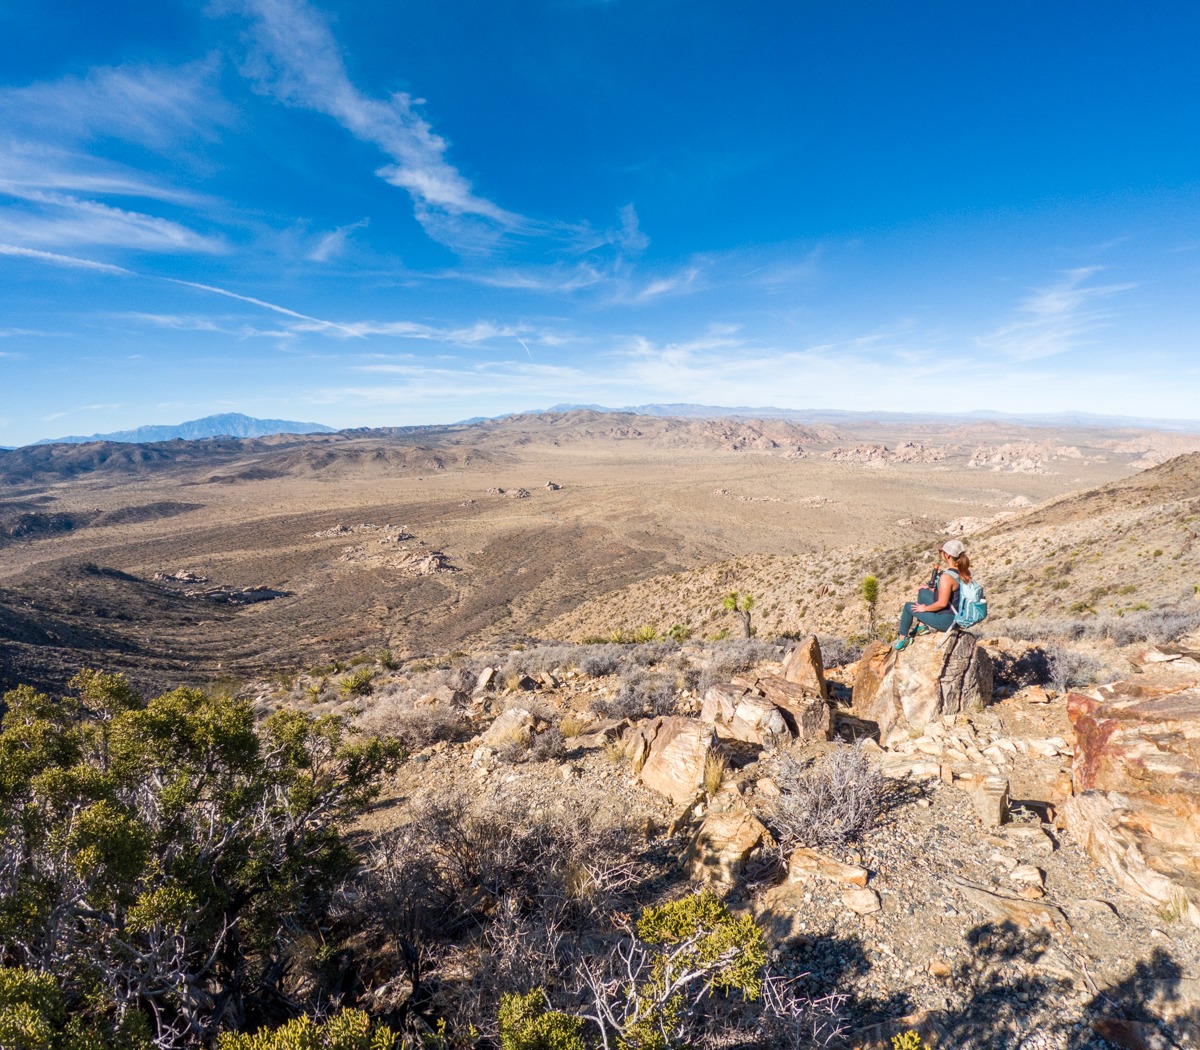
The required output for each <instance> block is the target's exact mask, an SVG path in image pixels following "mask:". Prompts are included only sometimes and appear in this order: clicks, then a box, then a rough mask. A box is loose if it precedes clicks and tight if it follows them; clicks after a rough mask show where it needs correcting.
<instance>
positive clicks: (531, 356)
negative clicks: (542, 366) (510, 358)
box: [513, 335, 533, 361]
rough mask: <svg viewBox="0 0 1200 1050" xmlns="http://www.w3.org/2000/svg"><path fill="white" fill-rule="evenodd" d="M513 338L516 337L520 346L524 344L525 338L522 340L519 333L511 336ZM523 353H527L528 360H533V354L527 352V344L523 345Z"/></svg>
mask: <svg viewBox="0 0 1200 1050" xmlns="http://www.w3.org/2000/svg"><path fill="white" fill-rule="evenodd" d="M513 338H514V339H516V341H517V342H518V343H520V344H521V345H522V346H525V340H524V339H522V338H521V337H520V336H519V335H516V336H513ZM525 353H527V354H529V360H530V361H532V360H533V354H530V353H529V347H527V346H525Z"/></svg>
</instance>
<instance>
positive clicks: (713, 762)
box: [704, 751, 729, 798]
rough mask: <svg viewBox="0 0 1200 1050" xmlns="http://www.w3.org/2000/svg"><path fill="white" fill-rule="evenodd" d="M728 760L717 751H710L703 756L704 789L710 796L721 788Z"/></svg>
mask: <svg viewBox="0 0 1200 1050" xmlns="http://www.w3.org/2000/svg"><path fill="white" fill-rule="evenodd" d="M728 768H729V762H728V760H727V759H726V758H725V756H724V755H723V754H721V753H720V752H719V751H710V752H709V753H708V754H707V755H705V756H704V790H705V791H706V792H707V794H708V797H709V798H712V797H713V796H715V795H716V794H717V792H718V791H720V790H721V784H722V783H724V781H725V773H726V771H727V770H728Z"/></svg>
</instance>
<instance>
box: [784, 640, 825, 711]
mask: <svg viewBox="0 0 1200 1050" xmlns="http://www.w3.org/2000/svg"><path fill="white" fill-rule="evenodd" d="M783 677H784V678H785V679H786V680H787V681H789V682H791V683H792V685H798V686H801V687H802V688H804V689H807V690H808V691H809V692H810V693H815V694H816V695H817V696H819V697H820V698H821V699H822V700H828V699H829V686H828V685H826V683H825V663H824V661H823V660H822V659H821V646H820V645H819V644H818V643H817V636H816V635H815V634H810V635H809V636H808V637H807V638H805V639H804V640H803V641H801V642H797V643H796V644H795V645H793V646H792V647H791V649H789V650H788V653H787V655H786V656H785V657H784V658H783Z"/></svg>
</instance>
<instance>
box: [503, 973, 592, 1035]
mask: <svg viewBox="0 0 1200 1050" xmlns="http://www.w3.org/2000/svg"><path fill="white" fill-rule="evenodd" d="M582 1030H583V1020H582V1018H579V1017H571V1016H570V1015H569V1014H564V1013H559V1012H558V1011H555V1010H550V1009H548V1008H547V1005H546V995H545V993H544V992H543V991H542V990H541V989H540V988H535V989H534V990H533V991H532V992H529V993H528V994H527V995H506V996H504V997H503V998H502V999H501V1000H500V1050H585V1043H584V1041H583V1036H582V1034H581V1032H582Z"/></svg>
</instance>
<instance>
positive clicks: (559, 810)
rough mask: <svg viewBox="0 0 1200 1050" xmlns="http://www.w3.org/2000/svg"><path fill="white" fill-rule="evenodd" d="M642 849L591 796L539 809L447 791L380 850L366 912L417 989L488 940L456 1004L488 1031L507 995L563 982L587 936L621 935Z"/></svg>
mask: <svg viewBox="0 0 1200 1050" xmlns="http://www.w3.org/2000/svg"><path fill="white" fill-rule="evenodd" d="M634 842H635V839H634V836H633V834H632V831H631V830H630V829H627V828H625V827H622V826H620V825H613V824H609V823H606V822H604V821H602V820H600V819H599V817H598V814H597V809H596V804H595V801H594V800H592V799H589V798H588V797H587V796H585V795H580V796H578V797H570V796H568V797H564V798H562V799H561V800H560V803H559V805H558V806H556V807H555V808H553V809H546V810H533V809H531V807H530V805H529V799H528V798H527V797H525V796H523V795H522V794H520V793H518V792H510V793H506V794H501V795H497V796H483V795H481V796H479V797H477V798H474V799H469V798H464V797H463V796H462V794H461V791H460V792H455V793H447V794H446V795H443V796H437V797H432V798H430V799H428V800H427V801H426V802H425V803H424V804H423V805H422V806H420V807H419V808H418V810H417V811H416V813H415V815H414V819H413V820H412V821H411V822H410V823H408V824H406V825H404V826H403V827H400V828H396V829H394V830H392V831H388V832H386V833H384V834H383V835H381V836H379V837H378V838H377V839H376V840H375V841H374V842H373V843H372V844H371V846H370V848H369V850H368V854H369V856H368V863H367V865H366V868H367V870H366V872H365V873H364V876H363V878H362V880H361V881H360V883H359V884H358V885H357V886H356V890H357V893H358V896H357V898H356V900H355V901H354V908H355V910H356V912H357V913H358V914H360V915H361V916H362V917H363V920H364V922H365V929H366V932H367V934H368V936H370V937H372V938H374V941H375V943H376V944H377V945H378V947H379V950H380V951H381V952H383V953H385V954H386V953H394V954H395V956H396V962H397V963H399V964H400V965H401V966H402V967H403V968H404V969H406V970H407V971H408V973H409V976H410V980H411V982H412V984H413V986H414V989H415V988H417V987H418V986H419V985H420V984H421V982H422V980H423V975H424V970H425V968H426V967H427V966H428V965H429V964H430V963H431V962H432V961H433V960H436V959H439V958H440V957H441V956H442V955H443V953H444V952H445V950H446V949H447V947H448V946H450V945H453V944H454V942H455V941H456V940H457V939H459V938H461V937H463V936H466V935H468V934H470V935H472V936H473V937H474V938H476V939H477V940H478V942H479V944H480V946H481V948H482V949H483V951H482V953H481V956H480V959H479V965H478V969H477V970H476V971H475V972H474V974H473V977H472V980H470V981H467V982H465V983H464V982H461V981H460V982H459V983H458V984H457V985H456V991H455V995H457V996H458V997H459V998H458V1000H457V1002H447V1003H446V1004H445V1008H446V1010H447V1013H448V1014H449V1015H452V1016H460V1017H462V1018H463V1019H464V1020H467V1021H475V1022H476V1023H478V1021H479V1019H480V1018H484V1017H488V1016H493V1015H494V1014H493V1012H492V1011H493V1010H494V1007H495V1005H496V1003H497V1002H498V1001H499V996H500V995H502V994H504V993H507V992H524V991H526V990H527V989H528V988H529V987H530V984H531V983H532V984H538V985H547V984H553V983H554V982H555V981H556V980H557V979H558V977H559V975H560V974H561V973H562V972H563V970H564V969H566V968H568V967H569V965H571V964H572V959H573V956H572V952H573V951H574V945H575V944H576V942H577V941H578V940H579V939H580V938H582V937H584V936H586V935H587V934H588V933H589V931H594V930H597V929H601V930H603V929H605V928H611V924H612V922H613V918H614V913H615V912H616V911H618V910H619V909H620V908H622V907H624V906H626V905H627V903H628V895H629V894H630V893H631V891H632V890H633V888H634V887H635V886H636V884H637V882H638V881H639V876H640V870H641V869H640V866H639V864H638V862H637V861H635V860H634V859H632V858H634V857H635V856H636V853H635V850H634Z"/></svg>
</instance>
